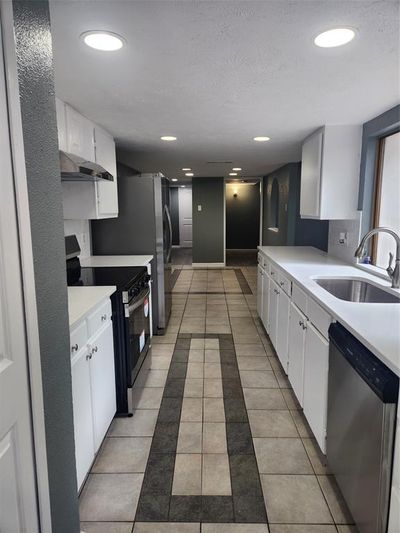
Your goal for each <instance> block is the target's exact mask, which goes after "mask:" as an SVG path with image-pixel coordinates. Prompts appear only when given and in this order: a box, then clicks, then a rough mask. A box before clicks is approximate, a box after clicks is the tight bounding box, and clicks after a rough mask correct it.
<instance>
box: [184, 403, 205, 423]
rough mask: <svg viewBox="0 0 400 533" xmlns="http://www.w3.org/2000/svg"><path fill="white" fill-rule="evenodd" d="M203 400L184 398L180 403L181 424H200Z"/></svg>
mask: <svg viewBox="0 0 400 533" xmlns="http://www.w3.org/2000/svg"><path fill="white" fill-rule="evenodd" d="M202 420H203V400H202V398H184V399H183V403H182V412H181V421H182V422H202Z"/></svg>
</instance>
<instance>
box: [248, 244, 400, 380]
mask: <svg viewBox="0 0 400 533" xmlns="http://www.w3.org/2000/svg"><path fill="white" fill-rule="evenodd" d="M258 248H259V250H260V251H262V252H263V253H264V254H265V255H266V256H267V257H268V258H269V259H270V260H271V261H272V262H273V263H275V265H276V266H278V267H281V268H282V269H283V270H284V271H285V272H286V273H287V274H288V277H290V278H291V279H292V281H294V282H296V283H297V284H298V285H299V286H300V287H301V288H302V289H303V290H304V291H305V292H307V293H308V294H310V295H311V296H312V297H313V298H314V299H315V300H316V301H317V302H318V303H319V304H320V305H321V306H322V307H323V308H324V309H326V310H327V311H328V313H329V314H330V315H332V316H333V318H335V319H336V320H337V321H338V322H340V323H341V324H342V325H343V326H344V327H345V328H346V329H348V330H349V331H350V332H351V333H352V334H353V335H354V336H355V337H356V338H357V339H359V340H360V341H361V342H362V343H363V344H364V346H366V347H367V348H369V349H370V350H371V351H372V352H373V353H374V354H375V355H376V356H377V357H378V358H379V359H380V360H381V361H382V362H383V363H385V364H386V365H387V366H388V367H389V368H390V369H391V370H393V372H395V373H396V374H397V375H398V376H400V303H394V304H389V303H381V304H378V303H356V302H347V301H345V300H340V299H339V298H336V297H335V296H333V295H332V294H330V293H329V292H327V291H326V290H325V289H323V288H322V287H320V286H319V285H318V284H317V283H316V282H315V281H314V279H313V278H316V277H333V278H335V277H352V278H359V279H367V280H368V281H371V282H372V283H374V284H375V285H377V286H380V287H383V288H390V283H389V282H387V281H385V280H383V279H381V278H379V277H377V276H374V275H372V274H369V273H368V272H365V271H364V270H361V269H360V268H357V267H355V266H352V265H350V264H348V263H344V262H343V261H340V260H338V259H336V258H334V257H331V256H329V255H327V254H326V253H325V252H322V251H321V250H318V249H316V248H312V247H309V246H259V247H258ZM391 291H393V292H395V293H399V294H400V290H399V289H391Z"/></svg>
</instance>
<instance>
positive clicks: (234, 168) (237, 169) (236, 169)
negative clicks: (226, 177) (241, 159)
mask: <svg viewBox="0 0 400 533" xmlns="http://www.w3.org/2000/svg"><path fill="white" fill-rule="evenodd" d="M232 170H235V171H238V172H240V171H241V170H242V169H241V168H240V167H233V169H232Z"/></svg>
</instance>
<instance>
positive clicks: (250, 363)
mask: <svg viewBox="0 0 400 533" xmlns="http://www.w3.org/2000/svg"><path fill="white" fill-rule="evenodd" d="M237 362H238V367H239V369H240V370H272V368H271V365H270V363H269V361H268V357H253V356H247V357H238V358H237Z"/></svg>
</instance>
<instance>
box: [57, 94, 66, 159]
mask: <svg viewBox="0 0 400 533" xmlns="http://www.w3.org/2000/svg"><path fill="white" fill-rule="evenodd" d="M56 114H57V130H58V148H59V149H60V150H64V152H66V151H67V123H66V117H65V104H64V102H62V101H61V100H60V99H59V98H56Z"/></svg>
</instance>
